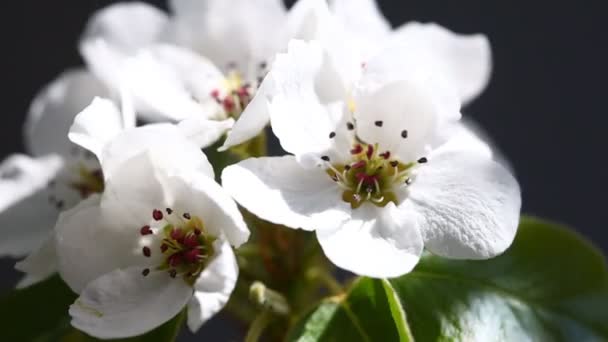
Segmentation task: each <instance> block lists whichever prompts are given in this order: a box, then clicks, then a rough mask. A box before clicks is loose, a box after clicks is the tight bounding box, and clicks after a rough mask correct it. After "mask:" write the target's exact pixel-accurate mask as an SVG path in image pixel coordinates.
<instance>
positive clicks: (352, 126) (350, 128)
mask: <svg viewBox="0 0 608 342" xmlns="http://www.w3.org/2000/svg"><path fill="white" fill-rule="evenodd" d="M346 128H348V130H349V131H352V130H353V129H355V125H353V123H352V122H347V123H346Z"/></svg>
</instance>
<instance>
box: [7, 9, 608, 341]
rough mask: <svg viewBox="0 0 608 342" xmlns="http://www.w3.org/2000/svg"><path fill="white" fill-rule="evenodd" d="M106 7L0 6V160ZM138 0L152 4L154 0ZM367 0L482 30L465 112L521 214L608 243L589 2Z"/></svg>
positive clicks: (602, 87) (595, 14) (600, 57)
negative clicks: (518, 190) (480, 75)
mask: <svg viewBox="0 0 608 342" xmlns="http://www.w3.org/2000/svg"><path fill="white" fill-rule="evenodd" d="M251 1H255V0H251ZM113 2H114V1H100V0H95V1H93V0H71V1H60V0H55V1H39V0H37V1H34V0H21V1H2V4H1V5H0V6H1V7H0V8H1V11H0V15H1V16H2V20H1V21H0V25H1V26H0V27H1V31H0V32H2V33H1V34H2V37H3V38H2V41H0V44H1V46H2V53H0V68H1V70H2V77H1V78H0V82H1V84H2V87H1V89H2V93H1V96H0V99H1V102H0V105H1V107H0V110H1V116H0V118H1V120H2V121H1V124H0V157H4V156H6V155H8V154H9V153H11V152H15V151H22V149H23V145H22V136H21V129H22V124H23V120H24V117H25V113H26V110H27V107H28V105H29V102H30V100H31V99H32V97H33V96H34V94H35V93H36V92H37V91H38V90H39V89H40V88H41V87H42V86H43V85H44V84H45V83H47V82H48V81H50V80H51V79H53V78H54V77H55V76H56V75H58V74H59V73H60V72H61V70H63V69H65V68H67V67H70V66H77V65H80V64H81V63H82V62H81V59H80V58H79V56H78V53H77V51H76V42H77V39H78V36H79V34H80V32H81V30H82V28H83V26H84V24H85V21H86V20H87V18H88V16H89V15H90V14H91V13H93V12H94V11H95V10H96V9H98V8H101V7H103V6H105V5H108V4H110V3H113ZM148 2H151V3H154V4H156V5H158V6H159V7H162V6H164V1H148ZM289 2H290V3H291V2H293V1H289ZM379 2H380V5H381V8H382V10H383V12H384V14H385V15H386V16H387V17H388V18H389V19H390V21H391V22H392V23H393V25H399V24H401V23H404V22H406V21H410V20H417V21H423V22H428V21H433V22H437V23H439V24H441V25H443V26H446V27H448V28H450V29H452V30H453V31H456V32H461V33H476V32H481V33H484V34H486V35H487V36H488V37H489V39H490V41H491V44H492V49H493V55H494V56H493V57H494V72H493V75H492V80H491V83H490V85H489V87H488V88H487V90H486V91H485V93H483V94H482V96H481V97H480V98H479V99H477V100H476V101H475V102H473V103H472V104H471V105H469V106H468V107H467V108H465V109H464V113H465V115H467V116H469V117H472V118H474V119H475V120H476V121H477V122H479V123H480V124H481V126H482V127H483V128H484V129H485V130H486V131H487V133H488V134H489V136H491V137H492V139H493V141H494V142H495V143H496V145H497V146H498V147H499V148H500V149H501V150H502V152H503V153H504V155H505V156H506V157H507V158H508V159H509V160H510V161H511V163H512V165H513V166H514V168H515V171H516V174H517V177H518V179H519V182H520V183H521V186H522V189H523V211H524V212H525V213H528V214H534V215H538V216H542V217H546V218H550V219H553V220H557V221H560V222H563V223H567V224H569V225H571V226H572V227H574V228H576V229H577V230H579V231H580V232H581V233H582V234H584V235H585V236H586V237H588V238H589V239H591V240H592V241H594V242H595V243H596V244H597V245H599V246H600V247H601V248H602V249H603V250H604V251H606V250H608V227H605V222H606V218H607V214H606V212H607V211H608V209H606V208H605V206H606V203H607V201H606V196H605V194H606V192H607V190H608V187H606V184H605V178H606V175H607V173H606V169H604V166H605V165H606V161H607V159H606V150H605V147H606V144H605V142H604V141H603V140H602V138H605V137H606V135H607V133H606V131H607V129H606V125H605V122H606V115H608V113H607V110H606V109H607V106H606V104H607V103H608V96H607V95H606V94H605V92H606V88H607V82H606V81H607V79H608V78H607V76H608V73H607V72H606V71H607V68H606V63H607V62H608V53H607V52H608V50H607V49H608V41H607V40H608V39H607V35H606V28H605V24H606V19H608V17H607V16H606V14H605V13H606V12H605V11H604V9H603V8H601V7H602V6H601V3H600V1H584V2H583V1H580V2H574V1H561V2H560V1H556V0H555V1H487V0H480V1H466V0H459V1H445V0H394V1H388V0H386V1H379ZM1 229H2V227H0V234H1ZM0 238H1V237H0ZM538 248H543V242H542V241H539V242H538ZM11 264H12V262H10V261H4V262H2V264H1V265H0V266H3V269H2V270H0V271H1V273H0V275H2V276H4V280H3V281H0V285H1V286H2V287H1V288H2V289H8V288H9V286H11V284H12V283H13V282H14V273H10V271H9V270H8V269H9V268H10V265H11ZM216 324H217V322H216ZM218 328H220V327H219V326H218ZM212 330H215V329H212ZM222 330H223V329H222ZM205 331H206V332H207V333H208V334H210V333H211V331H209V330H208V329H203V335H201V336H205V333H204V332H205ZM232 333H234V331H233V332H232ZM212 335H213V334H212ZM227 335H232V336H235V335H234V334H231V333H227V332H226V331H225V330H224V332H223V333H222V334H221V335H220V336H227ZM207 337H211V338H210V339H211V340H216V338H213V337H212V336H211V335H207ZM220 340H224V338H220Z"/></svg>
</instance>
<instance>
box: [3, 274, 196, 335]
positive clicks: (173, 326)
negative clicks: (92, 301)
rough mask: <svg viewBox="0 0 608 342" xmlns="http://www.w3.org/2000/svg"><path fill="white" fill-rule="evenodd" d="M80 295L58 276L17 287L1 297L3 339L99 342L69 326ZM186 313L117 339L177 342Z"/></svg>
mask: <svg viewBox="0 0 608 342" xmlns="http://www.w3.org/2000/svg"><path fill="white" fill-rule="evenodd" d="M76 298H77V295H76V294H74V293H73V292H72V291H71V290H70V288H69V287H68V286H67V285H66V284H65V283H64V282H63V281H62V280H61V278H59V276H54V277H52V278H50V279H49V280H46V281H44V282H41V283H39V284H36V285H34V286H31V287H28V288H26V289H23V290H15V291H13V292H11V293H10V294H8V295H7V296H5V297H4V298H2V299H0V321H1V322H2V329H0V341H33V342H56V341H61V342H93V341H100V340H98V339H95V338H93V337H90V336H87V335H86V334H84V333H82V332H80V331H78V330H76V329H74V328H72V327H71V325H70V316H69V314H68V308H69V306H70V305H71V304H72V303H73V302H74V301H75V300H76ZM184 316H185V313H180V314H179V315H177V316H176V317H175V318H173V319H172V320H170V321H169V322H167V323H165V324H163V325H162V326H160V327H158V328H157V329H155V330H153V331H151V332H149V333H147V334H145V335H142V336H138V337H134V338H129V339H122V340H113V341H118V342H144V341H174V340H175V338H176V336H177V334H178V333H179V330H180V328H181V326H182V323H183V319H184Z"/></svg>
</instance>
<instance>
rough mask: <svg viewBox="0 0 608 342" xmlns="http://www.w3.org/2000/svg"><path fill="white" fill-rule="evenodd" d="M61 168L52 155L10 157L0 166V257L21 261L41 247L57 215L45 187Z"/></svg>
mask: <svg viewBox="0 0 608 342" xmlns="http://www.w3.org/2000/svg"><path fill="white" fill-rule="evenodd" d="M62 168H63V161H62V159H61V158H60V157H59V156H56V155H50V156H46V157H40V158H36V159H31V158H29V157H27V156H24V155H12V156H10V157H9V158H7V159H6V160H5V161H4V162H2V164H0V211H1V212H0V233H1V234H2V239H0V255H1V256H13V257H22V256H25V255H26V254H27V253H29V252H31V251H33V250H34V249H35V248H37V247H39V246H40V245H41V244H42V242H43V241H44V239H45V238H46V236H47V235H48V232H49V231H51V229H52V228H53V225H54V224H55V220H56V219H57V216H58V214H59V213H58V209H57V208H56V206H55V205H52V204H50V203H49V195H50V193H49V192H48V191H46V187H47V185H48V184H49V182H51V181H52V180H53V179H54V178H55V176H56V175H57V174H58V173H59V172H60V171H61V170H62ZM66 205H71V203H66Z"/></svg>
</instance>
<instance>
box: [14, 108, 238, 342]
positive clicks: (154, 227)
mask: <svg viewBox="0 0 608 342" xmlns="http://www.w3.org/2000/svg"><path fill="white" fill-rule="evenodd" d="M110 103H111V102H109V101H108V100H103V99H96V100H95V101H94V102H93V103H92V104H91V105H90V106H89V107H87V109H85V110H84V111H83V112H82V113H80V114H79V115H78V116H77V117H76V119H75V121H74V124H73V126H72V127H71V129H70V133H69V137H70V139H71V140H72V141H74V142H75V143H77V144H79V145H80V146H82V147H83V148H86V149H88V150H89V151H91V152H92V153H94V154H95V155H96V156H97V158H98V160H99V161H100V163H101V167H102V170H103V176H104V183H105V188H104V190H103V192H101V193H99V194H94V195H91V196H89V197H88V198H87V199H86V200H85V201H83V202H81V203H80V204H78V205H77V206H75V207H74V208H72V209H70V210H68V211H65V212H63V213H62V214H61V215H60V216H59V219H58V221H57V224H56V226H55V229H54V232H53V236H52V239H51V242H50V243H49V244H48V245H47V250H46V251H49V250H54V254H55V258H54V260H49V258H48V254H47V256H46V257H41V255H44V254H46V253H47V252H46V251H38V252H37V253H34V254H33V255H32V256H30V257H29V258H28V259H26V261H25V262H23V263H22V265H21V266H23V264H26V265H27V266H28V268H29V269H34V270H35V269H37V268H43V267H44V265H45V264H48V263H55V264H56V265H57V268H58V272H59V274H60V276H61V277H62V279H63V280H64V281H65V282H66V283H67V284H68V286H69V287H70V288H71V289H72V290H73V291H74V292H76V293H78V294H79V295H80V296H79V298H78V299H77V300H76V302H75V303H74V304H73V305H72V306H71V307H70V315H71V316H72V325H74V326H75V327H76V328H78V329H80V330H82V331H84V332H86V333H87V334H90V335H92V336H95V337H99V338H120V337H129V336H135V335H139V334H142V333H145V332H147V331H150V330H152V329H154V328H155V327H157V326H159V325H161V324H162V323H164V322H166V321H168V320H169V319H171V318H172V317H174V316H175V315H176V314H178V313H179V312H180V311H181V310H182V308H184V307H185V306H187V308H188V326H189V327H190V329H191V330H192V331H196V330H197V329H199V328H200V326H201V325H202V324H203V322H204V321H206V320H207V319H209V318H210V317H211V316H212V315H213V314H215V313H216V312H217V311H219V310H220V309H221V308H222V307H223V306H224V304H225V303H226V302H227V300H228V298H229V296H230V293H231V292H232V290H233V288H234V286H235V283H236V279H237V276H238V267H237V264H236V260H235V256H234V252H233V251H232V248H231V245H233V246H239V245H241V244H242V243H244V242H245V241H246V240H247V239H248V237H249V231H248V229H247V227H246V225H245V223H244V221H243V219H242V217H241V214H240V212H239V211H238V208H237V206H236V204H235V203H234V202H233V201H232V199H231V198H230V197H229V196H228V195H227V194H226V193H225V192H224V191H223V189H222V188H221V187H220V186H219V185H218V184H217V183H215V181H214V179H213V177H214V175H213V169H212V168H211V165H210V164H209V162H208V161H207V159H206V157H205V155H204V154H203V153H202V152H201V151H200V149H199V148H198V146H197V145H196V144H194V143H193V142H192V141H190V140H188V138H187V137H185V136H184V134H183V132H182V131H181V130H180V128H179V127H178V126H176V125H172V124H153V125H146V126H142V127H138V128H131V129H127V130H123V131H120V132H118V133H115V132H114V130H113V129H111V127H108V126H107V125H104V124H103V123H102V122H101V121H100V120H99V117H100V115H101V114H105V116H106V117H109V118H111V117H119V116H120V111H118V109H117V108H112V107H111V106H108V105H109V104H110ZM102 112H103V113H102ZM21 269H24V268H23V267H21Z"/></svg>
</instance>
